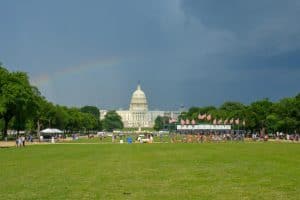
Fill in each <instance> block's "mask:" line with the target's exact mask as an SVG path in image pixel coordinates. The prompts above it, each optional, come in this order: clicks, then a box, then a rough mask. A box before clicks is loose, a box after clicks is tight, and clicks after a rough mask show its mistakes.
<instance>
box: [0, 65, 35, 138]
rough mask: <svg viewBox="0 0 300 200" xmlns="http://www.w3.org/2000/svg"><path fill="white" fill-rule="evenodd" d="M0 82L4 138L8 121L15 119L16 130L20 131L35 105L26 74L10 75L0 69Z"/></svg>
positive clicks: (0, 114) (16, 73) (13, 73)
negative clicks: (21, 125)
mask: <svg viewBox="0 0 300 200" xmlns="http://www.w3.org/2000/svg"><path fill="white" fill-rule="evenodd" d="M0 80H1V82H0V104H1V106H0V107H1V113H0V118H3V120H4V136H6V135H7V129H8V124H9V122H10V120H11V119H12V118H13V117H15V120H16V124H17V130H20V124H22V123H23V122H24V121H26V119H27V118H29V117H32V115H33V111H34V110H35V108H36V106H37V105H36V104H35V102H34V98H33V97H34V95H35V94H34V92H33V88H32V86H31V85H30V83H29V79H28V76H27V74H26V73H23V72H11V73H10V72H8V71H7V70H6V69H4V68H2V67H0Z"/></svg>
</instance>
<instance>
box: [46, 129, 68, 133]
mask: <svg viewBox="0 0 300 200" xmlns="http://www.w3.org/2000/svg"><path fill="white" fill-rule="evenodd" d="M41 133H63V131H61V130H59V129H56V128H46V129H44V130H42V131H41Z"/></svg>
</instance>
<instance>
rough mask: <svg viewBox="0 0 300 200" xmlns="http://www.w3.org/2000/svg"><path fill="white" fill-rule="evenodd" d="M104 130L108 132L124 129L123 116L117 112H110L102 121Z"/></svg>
mask: <svg viewBox="0 0 300 200" xmlns="http://www.w3.org/2000/svg"><path fill="white" fill-rule="evenodd" d="M102 124H103V128H104V130H106V131H113V130H115V129H122V128H123V127H124V125H123V122H122V119H121V116H120V115H118V113H117V112H116V111H109V112H107V114H106V115H105V118H104V119H103V120H102Z"/></svg>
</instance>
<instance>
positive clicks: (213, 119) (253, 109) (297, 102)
mask: <svg viewBox="0 0 300 200" xmlns="http://www.w3.org/2000/svg"><path fill="white" fill-rule="evenodd" d="M201 123H210V124H231V125H232V127H233V129H244V130H247V131H251V132H260V133H262V134H265V133H275V132H277V131H279V132H285V133H296V132H297V133H299V132H300V93H299V94H297V95H296V96H295V97H286V98H283V99H281V100H279V101H278V102H272V101H270V100H269V99H268V98H265V99H262V100H258V101H255V102H252V103H250V104H249V105H245V104H243V103H240V102H235V101H227V102H224V103H223V104H222V105H221V106H219V107H215V106H205V107H191V108H189V110H188V111H185V112H182V113H181V114H180V115H179V117H178V119H177V120H175V121H174V119H171V118H168V117H161V116H159V117H157V118H156V120H155V125H154V129H155V130H162V129H166V128H169V129H170V130H174V126H175V125H174V124H201Z"/></svg>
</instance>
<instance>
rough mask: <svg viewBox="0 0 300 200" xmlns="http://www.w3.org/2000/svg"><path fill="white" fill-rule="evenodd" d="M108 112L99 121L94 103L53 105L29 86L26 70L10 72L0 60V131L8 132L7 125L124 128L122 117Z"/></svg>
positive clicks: (72, 129) (37, 130) (28, 128)
mask: <svg viewBox="0 0 300 200" xmlns="http://www.w3.org/2000/svg"><path fill="white" fill-rule="evenodd" d="M115 114H116V113H115V112H113V111H112V112H110V113H109V115H107V117H105V119H104V120H102V121H100V118H99V115H100V113H99V109H98V108H97V107H95V106H84V107H82V108H76V107H67V106H61V105H55V104H53V103H51V102H49V101H47V100H46V98H45V97H43V96H42V95H41V93H40V91H39V90H38V88H37V87H35V86H32V85H31V84H30V82H29V77H28V75H27V74H26V73H25V72H19V71H16V72H14V71H13V72H10V71H8V70H7V69H6V68H4V66H3V65H2V64H1V63H0V133H2V138H5V137H6V136H7V133H8V132H7V131H8V130H9V129H11V130H16V131H17V133H19V131H21V130H22V131H23V130H25V131H27V132H31V133H37V135H38V136H39V134H40V130H42V129H44V128H51V127H55V128H58V129H61V130H64V132H65V133H73V132H81V133H87V134H88V133H90V131H96V130H102V129H103V128H105V129H106V130H113V129H114V128H115V126H116V127H117V128H123V124H122V122H121V118H120V117H118V116H117V115H115Z"/></svg>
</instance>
